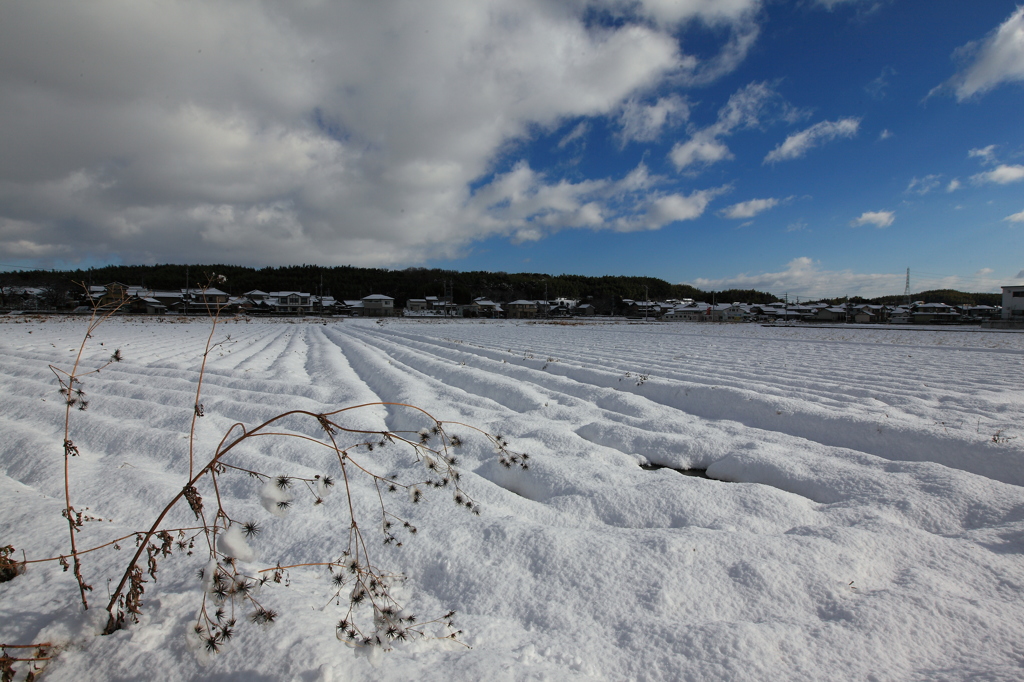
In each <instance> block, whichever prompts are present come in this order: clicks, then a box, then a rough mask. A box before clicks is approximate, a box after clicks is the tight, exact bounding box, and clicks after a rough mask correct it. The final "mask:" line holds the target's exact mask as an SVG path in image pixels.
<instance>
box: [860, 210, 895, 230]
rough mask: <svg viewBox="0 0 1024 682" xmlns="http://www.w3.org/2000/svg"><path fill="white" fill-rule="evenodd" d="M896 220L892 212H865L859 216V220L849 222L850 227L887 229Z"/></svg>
mask: <svg viewBox="0 0 1024 682" xmlns="http://www.w3.org/2000/svg"><path fill="white" fill-rule="evenodd" d="M894 220H896V214H895V213H893V212H892V211H865V212H864V213H861V214H860V217H859V218H855V219H854V220H852V221H850V227H860V226H861V225H874V226H875V227H877V228H879V229H881V228H883V227H889V226H890V225H892V223H893V221H894Z"/></svg>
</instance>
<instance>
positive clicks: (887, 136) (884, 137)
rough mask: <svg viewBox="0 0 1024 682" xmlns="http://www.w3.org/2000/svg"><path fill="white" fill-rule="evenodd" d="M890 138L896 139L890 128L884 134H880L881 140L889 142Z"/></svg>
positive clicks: (883, 131)
mask: <svg viewBox="0 0 1024 682" xmlns="http://www.w3.org/2000/svg"><path fill="white" fill-rule="evenodd" d="M890 137H895V133H893V132H892V131H891V130H889V129H888V128H885V129H884V130H882V132H880V133H878V139H879V140H888V139H889V138H890Z"/></svg>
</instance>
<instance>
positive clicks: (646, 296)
mask: <svg viewBox="0 0 1024 682" xmlns="http://www.w3.org/2000/svg"><path fill="white" fill-rule="evenodd" d="M650 298H651V296H650V294H649V293H648V292H647V285H646V284H645V285H644V322H646V321H647V309H648V308H650V307H651V301H650Z"/></svg>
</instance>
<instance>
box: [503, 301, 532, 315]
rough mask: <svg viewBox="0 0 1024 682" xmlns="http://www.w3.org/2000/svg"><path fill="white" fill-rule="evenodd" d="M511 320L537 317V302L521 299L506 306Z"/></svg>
mask: <svg viewBox="0 0 1024 682" xmlns="http://www.w3.org/2000/svg"><path fill="white" fill-rule="evenodd" d="M505 309H506V310H507V311H508V317H509V319H532V318H534V317H537V302H536V301H527V300H523V299H520V300H518V301H512V302H511V303H506V304H505Z"/></svg>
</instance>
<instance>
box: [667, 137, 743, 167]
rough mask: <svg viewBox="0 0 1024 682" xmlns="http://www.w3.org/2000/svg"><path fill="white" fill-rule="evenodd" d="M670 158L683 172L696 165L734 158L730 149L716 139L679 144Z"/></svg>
mask: <svg viewBox="0 0 1024 682" xmlns="http://www.w3.org/2000/svg"><path fill="white" fill-rule="evenodd" d="M668 156H669V158H670V159H672V163H674V164H675V165H676V169H677V170H683V169H684V168H688V167H690V166H692V165H694V164H698V163H704V164H712V163H717V162H719V161H725V160H727V159H731V158H733V155H732V152H730V151H729V148H728V147H727V146H725V145H724V144H722V143H721V142H719V141H718V140H716V139H714V138H707V137H693V138H690V139H689V140H687V141H686V142H682V143H678V144H676V145H675V146H674V147H672V151H671V152H669V155H668Z"/></svg>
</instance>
